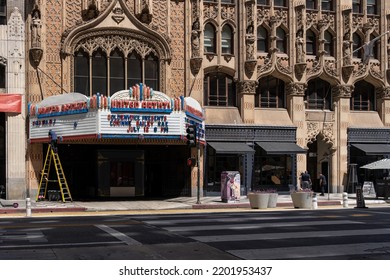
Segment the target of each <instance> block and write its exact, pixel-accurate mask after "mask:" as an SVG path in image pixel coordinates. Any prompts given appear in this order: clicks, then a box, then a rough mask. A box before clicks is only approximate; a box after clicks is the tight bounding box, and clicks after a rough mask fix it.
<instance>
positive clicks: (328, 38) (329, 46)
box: [324, 30, 334, 56]
mask: <svg viewBox="0 0 390 280" xmlns="http://www.w3.org/2000/svg"><path fill="white" fill-rule="evenodd" d="M333 38H334V36H333V35H332V34H331V33H330V32H329V31H328V30H326V31H325V32H324V40H325V41H324V49H325V51H326V54H327V55H329V56H334V40H333Z"/></svg>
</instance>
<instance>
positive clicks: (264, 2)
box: [256, 0, 269, 6]
mask: <svg viewBox="0 0 390 280" xmlns="http://www.w3.org/2000/svg"><path fill="white" fill-rule="evenodd" d="M256 3H257V5H263V6H269V0H257V2H256Z"/></svg>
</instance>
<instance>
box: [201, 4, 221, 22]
mask: <svg viewBox="0 0 390 280" xmlns="http://www.w3.org/2000/svg"><path fill="white" fill-rule="evenodd" d="M218 12H219V11H218V3H203V15H204V21H207V20H208V19H214V20H216V19H217V17H218Z"/></svg>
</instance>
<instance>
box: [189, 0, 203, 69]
mask: <svg viewBox="0 0 390 280" xmlns="http://www.w3.org/2000/svg"><path fill="white" fill-rule="evenodd" d="M199 18H200V7H199V1H198V0H193V1H192V20H193V22H192V28H191V60H190V67H191V71H192V73H193V74H194V75H196V74H198V73H199V71H200V68H201V65H202V60H203V59H202V57H201V54H200V36H201V33H202V31H201V29H200V20H199Z"/></svg>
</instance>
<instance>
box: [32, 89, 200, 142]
mask: <svg viewBox="0 0 390 280" xmlns="http://www.w3.org/2000/svg"><path fill="white" fill-rule="evenodd" d="M29 116H30V128H29V132H30V133H29V140H30V142H47V141H48V132H49V130H50V129H53V130H54V131H55V132H56V133H57V135H58V136H59V138H60V139H62V141H66V140H75V139H80V138H84V139H85V138H96V139H102V138H105V139H110V138H138V139H148V138H154V139H156V138H160V139H171V140H172V139H176V140H178V141H181V142H183V143H185V142H184V141H183V140H184V137H185V135H186V128H187V127H188V125H190V124H195V125H197V127H198V132H199V135H198V137H199V140H200V141H201V142H204V140H205V135H204V115H203V110H202V108H201V106H200V104H199V102H198V101H196V100H195V99H193V98H192V97H183V96H180V97H175V98H170V97H168V96H167V95H166V94H164V93H162V92H159V91H154V90H153V89H151V88H149V87H146V86H144V85H142V84H140V85H136V86H133V87H131V88H130V89H129V90H122V91H118V92H116V93H115V94H113V95H112V96H110V97H107V96H104V95H99V94H97V95H94V96H92V97H87V96H85V95H83V94H80V93H67V94H62V95H56V96H51V97H48V98H45V99H44V100H42V101H41V102H40V103H37V104H29Z"/></svg>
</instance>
